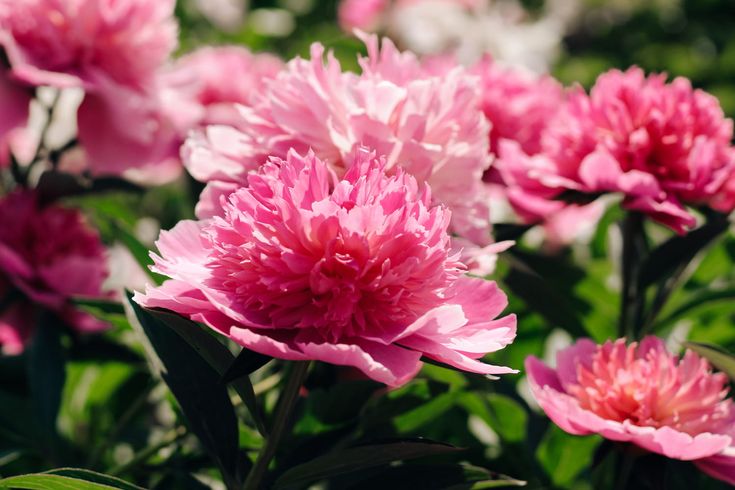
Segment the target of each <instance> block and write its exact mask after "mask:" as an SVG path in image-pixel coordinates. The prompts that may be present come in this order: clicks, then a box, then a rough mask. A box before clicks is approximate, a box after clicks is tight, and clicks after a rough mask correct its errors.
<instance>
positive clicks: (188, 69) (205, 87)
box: [163, 46, 283, 127]
mask: <svg viewBox="0 0 735 490" xmlns="http://www.w3.org/2000/svg"><path fill="white" fill-rule="evenodd" d="M282 68H283V62H282V61H281V60H280V59H279V58H278V57H276V56H273V55H270V54H257V53H251V52H250V51H249V50H248V49H246V48H242V47H238V46H222V47H216V48H212V47H205V48H200V49H198V50H196V51H194V52H192V53H189V54H187V55H185V56H183V57H181V58H179V59H178V60H176V62H175V63H174V65H173V66H172V67H171V68H170V69H168V70H167V71H166V72H165V73H164V74H163V79H164V84H165V85H167V86H168V87H169V88H170V89H171V90H174V91H176V92H178V94H179V95H180V97H182V98H183V99H184V100H185V101H186V102H188V103H190V104H192V105H194V106H195V107H196V108H197V109H198V110H196V111H195V112H194V114H195V115H196V116H197V117H196V120H195V121H192V122H190V126H191V127H199V126H204V125H209V124H234V123H236V122H237V120H238V119H239V113H238V112H237V109H236V106H235V104H243V105H250V104H251V102H252V101H253V99H254V98H255V97H256V95H257V94H258V93H260V92H262V91H264V90H265V88H266V83H267V81H268V80H271V79H273V78H274V77H275V76H276V75H277V74H278V72H279V71H281V69H282Z"/></svg>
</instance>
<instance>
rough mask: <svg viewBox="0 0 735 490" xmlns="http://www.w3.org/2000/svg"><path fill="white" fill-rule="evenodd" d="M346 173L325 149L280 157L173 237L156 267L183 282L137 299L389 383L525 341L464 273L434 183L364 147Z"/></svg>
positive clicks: (465, 363) (462, 364)
mask: <svg viewBox="0 0 735 490" xmlns="http://www.w3.org/2000/svg"><path fill="white" fill-rule="evenodd" d="M348 163H349V164H348V165H347V166H348V167H349V170H347V172H346V173H344V175H343V176H342V178H341V180H339V179H340V178H339V177H337V175H336V174H335V173H334V172H333V171H332V170H331V169H330V168H329V167H328V166H327V165H326V163H324V162H323V161H321V160H319V159H318V158H317V157H316V156H315V155H314V153H312V152H310V153H309V154H307V155H306V156H304V157H302V156H300V155H299V154H297V153H296V152H295V151H293V150H292V151H290V152H288V154H287V156H286V159H285V160H281V159H279V158H275V157H274V158H272V159H270V161H269V162H268V163H266V164H265V165H263V166H262V167H261V168H260V169H259V170H258V171H257V172H253V173H250V174H249V175H248V177H247V183H248V187H244V188H240V189H239V190H237V191H236V192H234V193H232V194H231V195H230V196H229V198H228V199H227V201H226V203H225V204H224V210H223V214H222V216H218V217H215V218H213V219H210V220H205V221H200V222H194V221H183V222H181V223H179V224H178V225H177V226H176V227H175V228H174V229H173V230H171V231H170V232H164V233H162V234H161V237H160V238H159V241H158V243H157V245H158V249H159V251H160V253H161V256H160V257H159V256H154V261H155V270H156V271H157V272H159V273H161V274H165V275H167V276H169V277H170V278H171V280H169V281H166V282H165V283H164V284H163V285H162V286H160V287H158V288H148V289H147V291H146V293H145V294H137V295H136V301H138V302H139V303H140V304H142V305H144V306H147V307H163V308H168V309H170V310H173V311H175V312H178V313H180V314H183V315H186V316H188V317H190V318H191V319H192V320H195V321H201V322H203V323H205V324H207V325H208V326H209V327H211V328H213V329H214V330H216V331H218V332H220V333H222V334H224V335H226V336H228V337H229V338H231V339H232V340H234V341H235V342H237V343H239V344H241V345H243V346H245V347H247V348H248V349H251V350H254V351H257V352H260V353H263V354H266V355H270V356H274V357H278V358H282V359H289V360H302V359H316V360H321V361H325V362H329V363H333V364H337V365H346V366H354V367H356V368H358V369H360V370H362V371H363V372H364V373H365V374H366V375H368V376H370V377H371V378H373V379H375V380H377V381H381V382H384V383H386V384H388V385H400V384H402V383H405V382H407V381H408V380H410V379H411V378H413V376H415V375H416V373H417V371H418V370H419V368H420V366H421V362H420V359H421V357H422V356H426V357H429V358H432V359H435V360H438V361H441V362H443V363H446V364H449V365H452V366H455V367H457V368H460V369H464V370H467V371H471V372H477V373H485V374H500V373H509V372H514V371H513V370H512V369H510V368H506V367H499V366H492V365H489V364H484V363H482V362H480V361H478V360H477V359H479V358H481V357H482V356H483V355H484V354H486V353H488V352H493V351H496V350H498V349H501V348H502V347H504V346H505V345H507V344H509V343H510V342H511V341H512V340H513V337H514V336H515V328H516V320H515V317H514V316H513V315H509V316H505V317H502V318H499V319H495V318H496V317H497V316H498V315H499V314H500V313H501V312H502V311H503V309H504V308H505V306H506V304H507V301H506V297H505V295H504V294H503V293H502V292H501V291H500V290H499V289H498V287H497V285H496V284H495V283H494V282H490V281H484V280H482V279H477V278H472V277H468V276H465V275H464V274H463V270H464V268H463V266H462V264H461V263H460V262H458V261H457V255H456V254H453V253H451V251H450V238H449V235H448V234H447V226H448V224H449V219H450V213H449V211H448V210H447V209H446V208H444V207H441V206H435V207H432V204H431V196H430V192H429V189H428V187H425V186H424V187H422V186H419V185H418V184H417V182H416V179H415V178H414V177H412V176H411V175H409V174H407V173H404V172H403V171H402V170H400V169H398V170H396V172H394V174H393V175H392V176H387V175H386V174H385V173H384V170H385V166H386V165H387V162H386V160H385V159H384V158H381V159H377V158H375V155H374V154H371V153H368V151H367V150H365V149H360V150H358V151H357V152H356V154H355V155H354V160H353V161H349V162H348Z"/></svg>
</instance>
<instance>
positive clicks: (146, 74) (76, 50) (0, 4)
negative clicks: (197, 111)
mask: <svg viewBox="0 0 735 490" xmlns="http://www.w3.org/2000/svg"><path fill="white" fill-rule="evenodd" d="M174 3H175V2H174V0H155V1H152V0H122V1H114V0H1V1H0V29H1V30H2V34H3V35H2V38H1V42H2V45H3V47H4V48H5V51H6V54H7V56H8V59H9V61H10V65H11V67H12V69H13V75H14V76H15V77H16V78H17V79H19V80H22V81H24V82H26V83H28V84H29V85H34V86H37V85H50V86H53V87H84V88H85V89H91V90H93V89H94V88H95V87H96V86H97V84H98V82H99V80H100V79H108V80H112V81H114V82H115V83H116V84H119V85H123V86H127V87H135V88H142V87H144V86H145V85H147V84H148V83H149V82H150V81H151V80H152V79H153V77H154V74H155V72H156V70H157V69H158V67H159V66H161V65H162V64H163V63H164V62H165V61H166V59H167V58H168V56H169V55H170V54H171V52H172V51H173V50H174V48H175V47H176V43H177V39H176V38H177V33H178V30H177V26H176V22H175V21H174V18H173V9H174Z"/></svg>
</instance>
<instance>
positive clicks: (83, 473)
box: [46, 468, 143, 490]
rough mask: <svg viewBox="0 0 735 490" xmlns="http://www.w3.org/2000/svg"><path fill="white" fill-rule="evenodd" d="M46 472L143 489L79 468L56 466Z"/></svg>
mask: <svg viewBox="0 0 735 490" xmlns="http://www.w3.org/2000/svg"><path fill="white" fill-rule="evenodd" d="M46 474H49V475H59V476H65V477H69V478H76V479H77V480H84V481H87V482H91V483H99V484H102V485H108V486H111V487H113V488H117V489H120V490H143V488H142V487H139V486H138V485H133V484H132V483H128V482H126V481H125V480H121V479H120V478H117V477H114V476H110V475H104V474H102V473H97V472H95V471H90V470H85V469H80V468H58V469H55V470H51V471H47V472H46Z"/></svg>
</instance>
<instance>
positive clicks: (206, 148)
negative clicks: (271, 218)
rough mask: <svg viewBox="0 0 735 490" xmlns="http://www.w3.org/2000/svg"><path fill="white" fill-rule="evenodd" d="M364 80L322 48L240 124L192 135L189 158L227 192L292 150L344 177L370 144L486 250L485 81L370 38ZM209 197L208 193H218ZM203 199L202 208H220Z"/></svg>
mask: <svg viewBox="0 0 735 490" xmlns="http://www.w3.org/2000/svg"><path fill="white" fill-rule="evenodd" d="M366 43H367V48H368V56H367V57H366V58H362V59H360V66H361V67H362V73H361V74H354V73H349V72H343V71H342V69H341V67H340V64H339V62H338V61H337V60H336V59H335V58H334V57H333V56H332V55H331V54H329V55H328V57H327V60H326V64H325V62H324V60H323V55H324V48H323V47H322V46H321V45H320V44H314V45H312V48H311V60H303V59H300V58H297V59H295V60H292V61H291V62H289V63H288V64H287V66H286V68H285V69H284V70H283V71H282V72H281V73H280V74H279V75H278V77H277V78H276V79H275V80H274V81H273V83H270V84H269V85H268V86H267V88H266V90H264V91H263V92H262V93H260V94H258V97H257V99H256V101H255V102H254V103H253V106H252V107H244V108H241V109H240V111H241V115H242V118H241V121H239V122H238V123H237V125H236V128H233V127H225V126H210V127H208V128H207V129H206V130H205V131H204V132H202V133H201V134H198V135H196V136H195V137H193V138H191V139H190V140H189V141H188V143H187V145H186V148H185V150H184V159H185V164H186V165H187V168H188V169H189V171H190V172H191V174H192V175H193V176H194V177H195V178H197V179H199V180H202V181H205V182H214V184H213V185H214V186H215V187H216V188H217V189H218V190H221V189H223V188H225V187H227V184H228V183H229V186H230V187H234V186H235V185H242V184H244V183H245V182H246V176H247V173H248V172H249V171H251V170H253V169H255V168H257V167H258V166H260V165H261V164H263V163H264V162H265V161H266V159H267V157H268V156H270V155H272V156H277V157H279V158H285V156H286V153H287V152H288V150H289V149H290V148H294V149H296V150H297V151H299V152H301V153H305V152H306V151H308V150H309V149H313V150H314V152H315V153H316V155H317V157H319V158H320V159H322V160H324V161H326V162H328V163H329V164H330V165H331V166H332V168H333V169H335V170H336V171H337V172H338V174H341V173H344V171H345V170H346V169H347V168H348V167H349V165H350V160H349V159H348V158H347V157H348V156H349V155H350V154H352V153H353V152H354V151H356V150H357V148H359V147H360V146H361V145H365V146H367V147H370V148H372V149H374V150H376V151H377V153H378V154H381V155H386V157H387V166H386V169H387V170H388V171H389V172H393V171H395V169H396V168H397V167H398V166H399V165H400V166H401V167H403V169H404V170H406V171H407V172H409V173H410V174H412V175H413V176H414V177H415V178H416V179H417V180H418V181H419V182H420V183H422V184H423V183H424V182H427V183H428V184H429V185H431V188H432V192H433V195H434V197H435V199H436V201H437V202H440V203H442V204H445V205H447V206H448V207H449V208H450V209H451V210H452V212H453V214H452V225H451V228H452V231H453V232H455V233H456V234H458V235H460V236H462V237H464V238H466V239H468V240H470V241H471V242H473V243H475V244H477V245H480V246H485V245H488V244H490V243H491V242H492V240H491V237H490V213H489V199H488V194H487V189H486V186H485V185H484V183H483V182H482V175H483V172H484V171H485V169H486V168H487V167H488V166H489V165H490V161H491V157H490V154H489V153H488V142H487V134H488V132H489V129H490V128H489V126H488V124H487V122H486V120H485V118H484V117H483V115H482V113H481V111H480V110H479V98H478V97H479V96H478V90H477V80H476V78H474V77H471V76H469V75H468V74H467V72H466V71H465V70H464V69H463V68H461V67H459V66H455V67H454V68H453V69H451V70H448V71H447V72H446V73H444V74H443V75H442V76H438V75H432V74H430V73H428V72H427V71H426V70H424V69H423V67H422V66H421V64H420V62H419V60H418V59H417V58H416V57H415V55H413V54H411V53H401V52H399V51H398V50H397V49H396V48H395V46H394V45H393V44H392V43H391V42H390V41H389V40H384V41H383V46H382V49H381V50H379V49H378V38H377V37H375V36H372V37H368V38H366ZM217 195H219V193H218V192H208V193H205V195H204V197H205V198H206V197H208V196H217ZM217 206H218V202H214V203H212V202H211V201H210V202H206V201H205V202H203V203H202V204H201V206H200V210H201V209H209V210H211V209H216V208H217Z"/></svg>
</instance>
